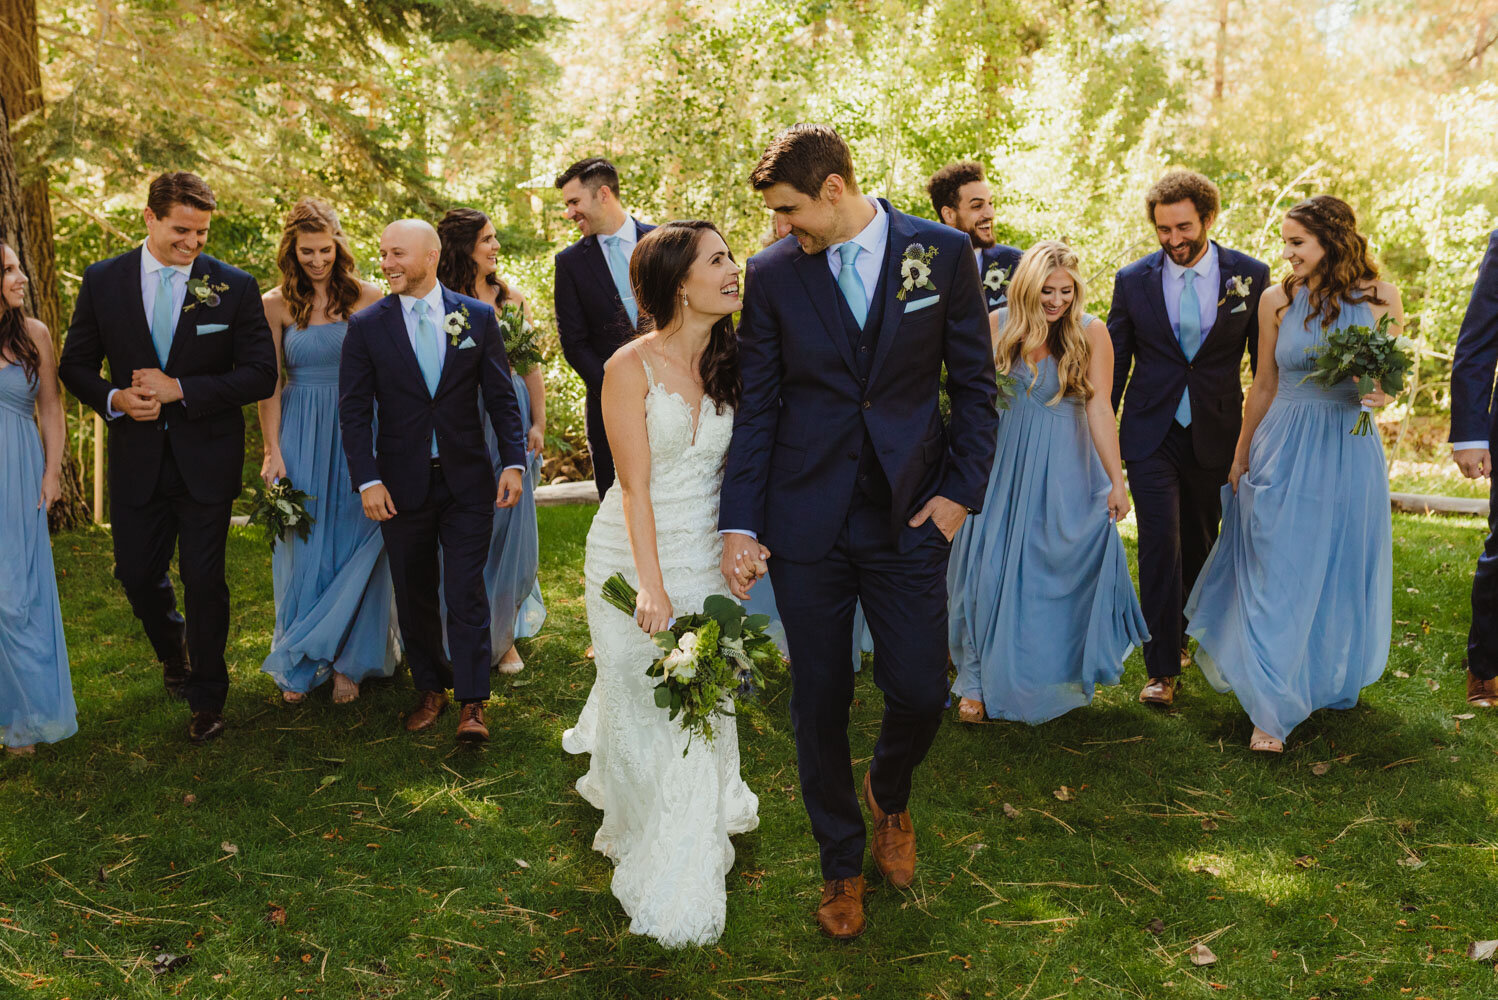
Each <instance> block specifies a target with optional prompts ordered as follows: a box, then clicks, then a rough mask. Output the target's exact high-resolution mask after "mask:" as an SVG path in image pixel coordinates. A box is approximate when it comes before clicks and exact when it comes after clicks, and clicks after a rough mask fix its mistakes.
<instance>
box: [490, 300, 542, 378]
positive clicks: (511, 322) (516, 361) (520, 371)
mask: <svg viewBox="0 0 1498 1000" xmlns="http://www.w3.org/2000/svg"><path fill="white" fill-rule="evenodd" d="M498 318H499V329H500V331H501V332H502V333H503V334H504V337H505V357H507V358H509V359H510V367H511V368H513V369H515V374H517V375H522V376H523V375H529V374H530V373H531V371H532V370H534V369H535V367H536V366H537V365H539V364H541V363H542V361H544V360H545V359H544V358H543V357H542V356H541V345H540V344H538V343H536V328H535V326H533V325H532V324H530V323H527V322H526V320H525V313H524V312H523V311H521V309H520V307H519V306H517V305H515V303H513V302H508V303H506V304H505V305H504V307H503V308H501V309H500V311H499V317H498Z"/></svg>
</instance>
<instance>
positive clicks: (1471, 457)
mask: <svg viewBox="0 0 1498 1000" xmlns="http://www.w3.org/2000/svg"><path fill="white" fill-rule="evenodd" d="M1451 457H1452V458H1454V459H1456V467H1457V468H1458V469H1461V470H1462V475H1464V476H1466V477H1467V478H1468V479H1477V478H1479V477H1481V476H1491V475H1492V474H1493V453H1492V452H1491V451H1489V450H1488V449H1486V448H1463V449H1461V450H1460V451H1455V452H1452V453H1451Z"/></svg>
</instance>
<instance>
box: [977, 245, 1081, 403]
mask: <svg viewBox="0 0 1498 1000" xmlns="http://www.w3.org/2000/svg"><path fill="white" fill-rule="evenodd" d="M1056 270H1061V271H1065V272H1066V273H1067V274H1068V275H1070V276H1071V280H1072V287H1073V288H1074V289H1075V295H1074V296H1073V297H1072V301H1071V306H1070V307H1069V308H1068V309H1067V310H1066V312H1065V313H1063V314H1062V316H1061V318H1060V319H1058V320H1056V321H1055V322H1054V323H1053V322H1051V321H1049V320H1047V319H1046V318H1045V309H1044V308H1043V307H1042V306H1041V304H1040V290H1041V288H1043V287H1044V286H1045V281H1046V278H1048V277H1050V274H1051V272H1052V271H1056ZM1086 301H1087V286H1086V284H1084V283H1083V281H1082V272H1081V263H1080V261H1078V259H1077V252H1076V251H1075V250H1073V249H1072V248H1071V247H1069V246H1067V245H1066V244H1065V243H1062V242H1061V241H1059V240H1041V241H1040V242H1039V243H1036V244H1035V245H1034V246H1032V247H1031V248H1030V249H1028V250H1026V251H1025V255H1024V256H1023V257H1021V258H1020V259H1019V266H1018V267H1016V268H1015V269H1014V277H1013V278H1012V279H1011V280H1010V282H1009V315H1008V317H1006V319H1005V321H1004V329H1003V330H1002V331H1001V332H1000V333H999V342H998V345H997V346H996V347H995V349H994V355H995V357H994V364H995V366H996V367H997V369H998V371H999V372H1000V373H1001V374H1006V375H1007V374H1008V373H1009V372H1010V371H1012V370H1013V368H1014V366H1015V365H1018V364H1020V363H1023V364H1024V365H1025V366H1026V367H1027V368H1029V369H1030V375H1031V377H1032V378H1033V377H1034V376H1035V375H1037V374H1039V372H1040V368H1039V366H1037V365H1036V364H1035V362H1033V361H1031V360H1030V353H1031V352H1032V351H1035V350H1038V349H1039V348H1041V347H1045V349H1046V352H1047V353H1048V354H1050V356H1051V357H1053V358H1055V359H1056V380H1057V381H1058V382H1059V383H1060V387H1059V388H1058V389H1057V391H1056V395H1055V397H1054V398H1052V399H1049V400H1047V401H1046V402H1047V403H1058V402H1060V401H1061V398H1062V397H1063V396H1080V397H1082V399H1083V401H1086V400H1089V399H1091V398H1092V393H1093V388H1092V381H1091V380H1090V379H1089V378H1088V377H1087V366H1088V363H1089V362H1090V361H1091V360H1092V348H1091V347H1090V346H1089V345H1088V343H1087V334H1086V333H1085V331H1084V330H1083V327H1082V303H1084V302H1086ZM1031 384H1032V385H1033V384H1034V383H1033V382H1032V383H1031Z"/></svg>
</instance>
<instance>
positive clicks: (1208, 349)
mask: <svg viewBox="0 0 1498 1000" xmlns="http://www.w3.org/2000/svg"><path fill="white" fill-rule="evenodd" d="M1214 245H1216V246H1217V264H1218V271H1219V274H1220V277H1221V279H1222V283H1221V285H1220V287H1219V288H1217V289H1216V294H1217V300H1218V302H1217V319H1216V320H1215V321H1213V323H1212V329H1211V330H1209V331H1207V334H1206V336H1205V337H1204V338H1203V340H1202V343H1201V347H1199V348H1198V349H1197V352H1196V356H1195V357H1194V358H1192V359H1191V360H1190V361H1187V360H1186V354H1185V352H1184V351H1182V350H1181V342H1180V340H1179V339H1177V338H1176V334H1175V330H1174V329H1173V328H1172V327H1171V325H1170V316H1169V314H1168V313H1167V312H1166V311H1165V291H1164V286H1163V285H1162V284H1161V280H1162V275H1163V273H1164V270H1165V251H1164V250H1157V251H1155V252H1154V253H1152V254H1150V255H1149V256H1148V257H1145V258H1143V259H1141V260H1136V261H1135V262H1134V263H1132V264H1130V265H1128V266H1127V267H1125V268H1123V269H1122V270H1121V271H1119V272H1118V276H1117V277H1116V278H1114V280H1113V303H1112V305H1111V306H1109V308H1108V333H1109V334H1110V335H1111V336H1112V338H1113V409H1114V411H1115V412H1116V411H1117V410H1118V402H1119V399H1120V398H1122V399H1123V421H1122V423H1121V424H1120V425H1119V429H1118V443H1119V448H1120V450H1121V452H1122V454H1123V460H1124V461H1125V462H1136V461H1140V460H1141V459H1145V458H1148V457H1149V456H1150V455H1152V454H1153V453H1154V452H1155V450H1156V449H1157V448H1159V447H1160V443H1161V442H1162V441H1164V440H1165V432H1166V431H1168V430H1169V429H1170V425H1171V423H1172V422H1173V421H1174V420H1175V412H1176V407H1178V406H1180V403H1181V394H1182V393H1184V392H1185V391H1186V387H1187V386H1190V387H1191V443H1192V446H1193V447H1194V449H1195V451H1196V458H1197V461H1199V462H1201V463H1202V464H1203V465H1223V466H1226V465H1228V464H1230V463H1231V462H1232V460H1233V451H1234V449H1235V448H1236V447H1237V445H1238V431H1239V430H1240V429H1241V428H1242V426H1243V387H1242V385H1241V383H1240V382H1239V378H1238V372H1239V368H1240V366H1241V365H1242V363H1243V352H1244V351H1245V350H1246V351H1247V352H1248V361H1249V365H1250V366H1251V367H1252V368H1253V369H1255V370H1257V369H1258V365H1259V326H1258V322H1259V296H1261V295H1263V294H1264V289H1265V288H1266V287H1268V284H1269V265H1267V264H1265V263H1264V262H1263V261H1260V260H1256V259H1255V258H1253V257H1250V256H1248V255H1247V254H1243V253H1238V252H1237V251H1236V250H1229V249H1228V248H1227V247H1224V246H1221V245H1217V244H1214ZM1235 276H1241V277H1244V278H1247V279H1248V280H1249V293H1248V297H1247V298H1237V297H1229V296H1228V294H1227V289H1228V282H1229V281H1230V280H1231V279H1232V278H1233V277H1235ZM1131 366H1132V368H1133V375H1132V376H1131V375H1130V374H1129V369H1130V367H1131ZM1126 384H1127V386H1128V394H1127V395H1125V394H1124V387H1125V385H1126Z"/></svg>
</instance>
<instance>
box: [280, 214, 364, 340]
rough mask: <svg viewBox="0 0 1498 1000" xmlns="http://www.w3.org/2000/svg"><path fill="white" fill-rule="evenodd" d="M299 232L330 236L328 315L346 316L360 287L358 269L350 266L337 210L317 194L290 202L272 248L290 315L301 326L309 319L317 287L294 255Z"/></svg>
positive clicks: (310, 318) (349, 251)
mask: <svg viewBox="0 0 1498 1000" xmlns="http://www.w3.org/2000/svg"><path fill="white" fill-rule="evenodd" d="M301 233H326V234H327V235H329V236H331V237H333V247H334V250H333V268H332V270H331V271H330V272H329V274H328V305H327V313H328V315H329V316H336V317H339V318H341V319H347V318H348V317H349V314H350V313H351V312H353V309H354V304H355V303H357V302H358V301H359V295H360V293H361V292H362V291H363V289H362V288H360V286H359V277H358V271H357V269H356V268H355V267H354V254H353V251H351V250H350V249H349V245H348V237H347V236H345V235H344V234H343V227H342V226H340V225H339V224H338V213H337V212H334V211H333V208H332V206H330V205H329V204H328V203H327V202H325V201H322V200H321V199H318V198H303V199H302V200H301V201H299V202H297V203H296V204H295V205H293V206H291V211H290V212H288V213H287V215H286V222H285V224H284V225H283V226H282V227H281V246H280V248H279V249H278V250H277V251H276V265H277V266H278V267H279V268H280V269H281V297H282V298H283V299H284V300H285V301H286V308H287V309H289V310H290V311H291V319H292V322H294V323H295V324H296V325H297V326H299V327H302V328H303V329H305V328H306V327H307V325H308V323H310V322H311V320H312V304H313V298H314V297H315V296H316V294H317V290H316V289H315V288H313V287H312V279H310V278H308V277H307V273H306V272H305V271H303V270H302V265H301V264H299V263H297V259H296V240H297V236H298V235H299V234H301Z"/></svg>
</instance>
